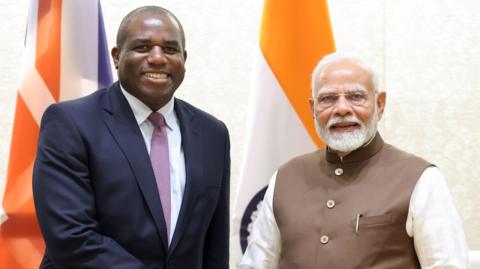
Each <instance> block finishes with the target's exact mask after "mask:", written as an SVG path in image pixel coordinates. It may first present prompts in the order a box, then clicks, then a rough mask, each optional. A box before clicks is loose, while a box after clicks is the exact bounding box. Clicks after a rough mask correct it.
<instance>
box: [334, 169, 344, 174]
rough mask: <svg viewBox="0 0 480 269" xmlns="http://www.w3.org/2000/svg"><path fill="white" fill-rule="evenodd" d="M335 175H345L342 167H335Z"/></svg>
mask: <svg viewBox="0 0 480 269" xmlns="http://www.w3.org/2000/svg"><path fill="white" fill-rule="evenodd" d="M335 175H337V176H341V175H343V169H342V168H337V169H335Z"/></svg>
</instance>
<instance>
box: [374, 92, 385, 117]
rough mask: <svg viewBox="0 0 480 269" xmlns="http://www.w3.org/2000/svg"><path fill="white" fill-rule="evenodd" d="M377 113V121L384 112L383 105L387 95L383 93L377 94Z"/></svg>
mask: <svg viewBox="0 0 480 269" xmlns="http://www.w3.org/2000/svg"><path fill="white" fill-rule="evenodd" d="M377 94H378V96H377V104H376V105H377V113H378V120H380V119H381V118H382V116H383V111H385V103H386V101H387V93H386V92H385V91H381V92H379V93H377Z"/></svg>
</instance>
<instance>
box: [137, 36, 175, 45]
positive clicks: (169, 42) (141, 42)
mask: <svg viewBox="0 0 480 269" xmlns="http://www.w3.org/2000/svg"><path fill="white" fill-rule="evenodd" d="M151 43H152V40H151V39H150V38H137V39H134V40H132V41H131V42H130V46H133V47H135V46H138V45H144V44H151ZM163 45H165V46H175V47H180V42H179V41H177V40H167V41H165V42H163Z"/></svg>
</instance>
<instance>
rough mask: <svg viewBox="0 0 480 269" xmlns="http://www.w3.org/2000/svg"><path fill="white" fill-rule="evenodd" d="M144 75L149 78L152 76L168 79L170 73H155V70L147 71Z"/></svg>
mask: <svg viewBox="0 0 480 269" xmlns="http://www.w3.org/2000/svg"><path fill="white" fill-rule="evenodd" d="M144 75H145V76H146V77H147V78H152V79H167V78H168V75H167V74H165V73H155V72H146V73H144Z"/></svg>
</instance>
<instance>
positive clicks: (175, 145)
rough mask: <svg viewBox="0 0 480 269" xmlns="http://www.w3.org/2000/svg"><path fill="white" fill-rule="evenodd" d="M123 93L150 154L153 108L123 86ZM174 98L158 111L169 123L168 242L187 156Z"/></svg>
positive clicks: (176, 213) (182, 187) (174, 222)
mask: <svg viewBox="0 0 480 269" xmlns="http://www.w3.org/2000/svg"><path fill="white" fill-rule="evenodd" d="M120 87H121V86H120ZM121 89H122V93H123V95H124V96H125V98H126V99H127V101H128V104H129V105H130V107H131V108H132V111H133V115H134V116H135V119H136V121H137V124H138V126H139V128H140V131H141V132H142V135H143V140H144V141H145V146H146V147H147V151H148V154H150V144H151V140H152V135H153V131H154V129H155V126H154V125H153V124H152V123H151V122H150V121H149V120H148V116H149V115H150V114H151V113H152V110H151V109H150V108H149V107H147V106H146V105H145V104H144V103H142V101H140V100H138V98H136V97H135V96H133V95H131V94H130V93H128V92H127V91H126V90H125V89H124V88H123V87H121ZM173 106H174V99H173V98H172V99H170V101H168V103H166V104H165V105H164V106H163V107H162V108H160V109H159V110H158V111H156V113H160V114H162V115H163V117H164V118H165V121H166V123H167V127H168V128H167V138H168V158H169V161H170V165H169V167H170V184H171V199H172V201H171V219H170V227H171V229H170V234H169V235H168V242H171V241H172V237H173V233H174V231H175V226H176V224H177V220H178V214H179V213H180V206H181V205H182V198H183V191H184V190H185V156H184V153H183V148H182V133H181V132H180V125H179V122H178V118H177V115H176V114H175V110H174V109H173Z"/></svg>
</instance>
